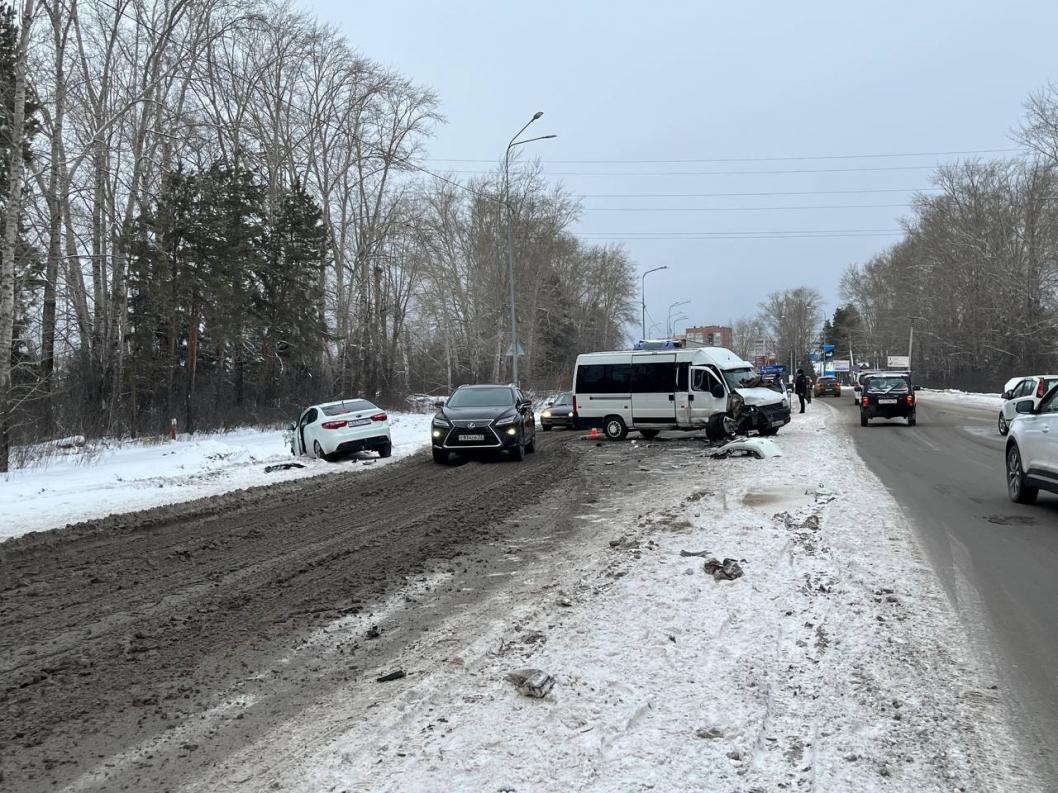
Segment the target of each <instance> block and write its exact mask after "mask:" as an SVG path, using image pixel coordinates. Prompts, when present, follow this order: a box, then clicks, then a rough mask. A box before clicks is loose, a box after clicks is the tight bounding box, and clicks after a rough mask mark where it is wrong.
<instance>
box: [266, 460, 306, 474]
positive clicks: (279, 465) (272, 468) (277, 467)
mask: <svg viewBox="0 0 1058 793" xmlns="http://www.w3.org/2000/svg"><path fill="white" fill-rule="evenodd" d="M304 467H305V466H304V465H303V464H302V463H276V464H275V465H266V466H265V469H264V470H265V473H266V474H270V473H272V472H273V471H286V470H287V469H288V468H304Z"/></svg>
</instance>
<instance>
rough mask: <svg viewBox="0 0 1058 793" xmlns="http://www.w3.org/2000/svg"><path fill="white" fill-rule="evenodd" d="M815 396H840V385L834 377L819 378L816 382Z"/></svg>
mask: <svg viewBox="0 0 1058 793" xmlns="http://www.w3.org/2000/svg"><path fill="white" fill-rule="evenodd" d="M815 395H816V396H817V397H825V396H834V397H840V396H841V383H839V382H838V379H837V378H836V377H820V378H819V379H818V380H816V385H815Z"/></svg>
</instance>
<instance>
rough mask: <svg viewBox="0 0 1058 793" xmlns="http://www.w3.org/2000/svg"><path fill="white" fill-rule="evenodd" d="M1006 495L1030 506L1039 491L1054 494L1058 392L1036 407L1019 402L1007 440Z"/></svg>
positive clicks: (1057, 485)
mask: <svg viewBox="0 0 1058 793" xmlns="http://www.w3.org/2000/svg"><path fill="white" fill-rule="evenodd" d="M1006 461H1007V494H1008V495H1009V496H1010V500H1011V501H1016V502H1018V503H1019V504H1031V503H1032V502H1034V501H1035V500H1036V496H1038V495H1039V494H1040V490H1049V491H1051V492H1052V493H1058V388H1052V389H1051V390H1050V391H1048V392H1047V395H1046V396H1045V397H1044V398H1043V399H1042V400H1041V401H1040V403H1039V404H1038V405H1036V404H1035V403H1034V401H1033V400H1022V401H1021V402H1019V403H1018V405H1017V418H1015V419H1014V421H1013V422H1011V424H1010V435H1009V436H1008V437H1007V455H1006Z"/></svg>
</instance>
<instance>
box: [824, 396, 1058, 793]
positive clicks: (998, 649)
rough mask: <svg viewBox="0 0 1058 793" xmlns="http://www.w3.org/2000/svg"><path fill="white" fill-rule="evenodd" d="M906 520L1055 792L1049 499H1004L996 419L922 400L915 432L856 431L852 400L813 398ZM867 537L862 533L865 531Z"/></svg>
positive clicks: (1057, 710) (900, 425)
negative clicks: (839, 425)
mask: <svg viewBox="0 0 1058 793" xmlns="http://www.w3.org/2000/svg"><path fill="white" fill-rule="evenodd" d="M820 405H826V406H827V407H828V408H833V409H835V410H837V411H838V412H839V414H840V415H841V417H842V419H843V420H844V421H846V422H848V423H849V424H850V425H852V426H851V428H850V431H851V433H852V435H853V437H854V438H855V442H856V448H857V450H858V452H859V453H860V456H861V457H862V458H863V459H864V461H865V462H866V463H867V465H868V466H869V467H870V469H871V470H872V471H873V472H874V473H875V474H876V475H877V476H878V477H879V478H880V479H881V480H882V482H883V483H884V484H885V485H886V486H887V487H888V488H889V489H890V490H891V491H892V493H893V494H894V495H895V496H896V498H897V500H898V501H899V502H900V504H901V505H902V506H903V508H904V510H905V512H906V514H907V515H908V517H909V518H910V519H911V520H912V522H913V523H914V525H915V528H916V530H917V532H918V535H919V539H920V541H921V542H922V544H923V545H924V547H925V548H926V550H927V553H928V554H929V556H930V560H931V562H932V563H933V566H934V567H935V569H936V571H937V573H938V574H939V576H940V578H941V581H942V583H943V585H944V587H945V589H946V591H947V593H948V595H949V597H950V598H951V599H952V602H953V603H954V604H955V606H956V608H957V610H958V612H959V615H960V617H961V619H962V620H963V622H964V623H965V624H966V626H967V627H968V628H969V631H970V634H971V636H973V638H974V641H975V644H977V646H978V647H977V648H978V650H980V651H982V652H984V653H985V654H987V655H990V656H991V660H992V661H993V662H994V664H995V668H996V670H997V674H998V675H999V676H1000V679H999V680H998V681H997V683H998V684H999V686H1000V688H1001V690H1003V691H1004V693H1005V694H1007V696H1008V697H1009V698H1010V705H1011V709H1012V711H1013V713H1014V717H1015V719H1016V722H1017V727H1018V728H1019V729H1021V730H1022V731H1023V736H1024V741H1025V747H1026V749H1027V750H1028V752H1027V753H1028V754H1029V755H1032V756H1035V757H1037V758H1038V760H1039V766H1040V768H1039V770H1040V773H1041V775H1043V776H1044V777H1045V778H1046V779H1048V780H1049V782H1050V785H1049V787H1048V789H1049V790H1058V738H1056V736H1058V496H1053V495H1049V494H1046V493H1041V494H1040V500H1039V503H1038V504H1036V505H1033V506H1022V505H1018V504H1014V503H1012V502H1011V501H1010V500H1009V499H1008V498H1007V492H1006V482H1005V480H1004V469H1003V448H1004V447H1003V439H1002V438H1001V437H1000V435H999V433H998V431H997V429H996V415H995V414H993V412H992V411H989V410H985V409H982V408H976V407H969V406H962V405H958V404H954V405H953V404H951V403H950V402H948V401H945V402H940V401H939V400H931V399H930V397H929V396H928V395H925V396H923V397H922V398H921V399H920V401H919V407H918V426H917V427H908V426H907V425H906V423H905V422H904V421H902V420H894V421H891V422H887V421H884V420H878V421H874V422H872V423H871V425H870V426H869V427H866V428H861V427H860V426H859V413H858V410H857V409H856V407H855V406H854V405H853V404H852V400H851V399H847V398H846V399H842V400H841V401H840V402H839V401H838V400H826V401H825V402H823V401H821V400H816V401H815V402H814V403H813V405H812V407H813V408H817V406H820ZM864 528H865V529H869V527H864Z"/></svg>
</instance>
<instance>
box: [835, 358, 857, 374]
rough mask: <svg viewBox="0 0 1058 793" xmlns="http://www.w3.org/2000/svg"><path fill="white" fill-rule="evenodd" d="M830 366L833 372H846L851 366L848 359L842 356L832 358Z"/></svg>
mask: <svg viewBox="0 0 1058 793" xmlns="http://www.w3.org/2000/svg"><path fill="white" fill-rule="evenodd" d="M830 368H831V369H833V370H834V371H835V372H848V371H849V370H850V369H851V368H852V367H851V364H850V362H849V361H847V360H844V359H842V358H834V359H833V360H832V361H831V362H830Z"/></svg>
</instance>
